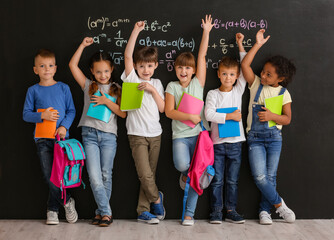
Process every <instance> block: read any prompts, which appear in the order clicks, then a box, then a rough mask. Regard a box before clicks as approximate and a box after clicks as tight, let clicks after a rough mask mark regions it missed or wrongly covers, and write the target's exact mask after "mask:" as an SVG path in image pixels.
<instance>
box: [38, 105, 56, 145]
mask: <svg viewBox="0 0 334 240" xmlns="http://www.w3.org/2000/svg"><path fill="white" fill-rule="evenodd" d="M44 111H45V109H37V112H44ZM51 111H54V112H57V110H55V109H52V110H51ZM56 127H57V122H53V121H49V120H45V119H43V122H41V123H36V129H35V138H52V139H53V138H55V132H56Z"/></svg>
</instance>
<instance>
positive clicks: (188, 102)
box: [177, 92, 204, 128]
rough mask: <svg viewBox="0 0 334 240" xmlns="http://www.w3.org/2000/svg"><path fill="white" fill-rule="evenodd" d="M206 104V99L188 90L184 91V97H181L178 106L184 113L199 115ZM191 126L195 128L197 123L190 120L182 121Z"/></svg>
mask: <svg viewBox="0 0 334 240" xmlns="http://www.w3.org/2000/svg"><path fill="white" fill-rule="evenodd" d="M203 105H204V101H203V100H201V99H199V98H197V97H194V96H192V95H190V94H188V93H186V92H183V94H182V97H181V99H180V102H179V105H178V106H177V110H178V111H180V112H184V113H190V114H197V115H199V114H200V113H201V111H202V108H203ZM181 122H183V123H184V124H186V125H188V126H189V127H192V128H194V127H195V126H196V125H195V124H194V123H193V122H192V121H190V120H186V121H181Z"/></svg>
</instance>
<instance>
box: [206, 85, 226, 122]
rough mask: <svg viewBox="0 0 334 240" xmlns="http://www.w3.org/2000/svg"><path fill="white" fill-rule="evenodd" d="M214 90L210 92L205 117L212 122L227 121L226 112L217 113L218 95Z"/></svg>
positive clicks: (207, 97)
mask: <svg viewBox="0 0 334 240" xmlns="http://www.w3.org/2000/svg"><path fill="white" fill-rule="evenodd" d="M216 95H217V94H216V92H215V91H214V90H211V91H209V92H208V94H207V96H206V101H205V118H206V120H208V121H210V122H215V123H223V124H224V123H225V118H226V113H217V107H216V101H217V96H216Z"/></svg>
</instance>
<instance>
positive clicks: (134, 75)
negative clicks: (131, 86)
mask: <svg viewBox="0 0 334 240" xmlns="http://www.w3.org/2000/svg"><path fill="white" fill-rule="evenodd" d="M121 79H122V81H123V82H139V79H138V76H137V73H136V71H135V69H134V68H133V69H132V71H131V72H130V74H129V75H128V76H126V74H125V71H124V72H123V73H122V75H121Z"/></svg>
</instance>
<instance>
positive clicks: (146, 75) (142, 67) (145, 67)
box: [134, 62, 158, 81]
mask: <svg viewBox="0 0 334 240" xmlns="http://www.w3.org/2000/svg"><path fill="white" fill-rule="evenodd" d="M157 67H158V63H157V62H139V63H135V64H134V68H135V69H136V71H137V73H138V76H139V78H140V79H142V80H146V81H150V80H151V77H152V76H153V74H154V70H155V69H156V68H157Z"/></svg>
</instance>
